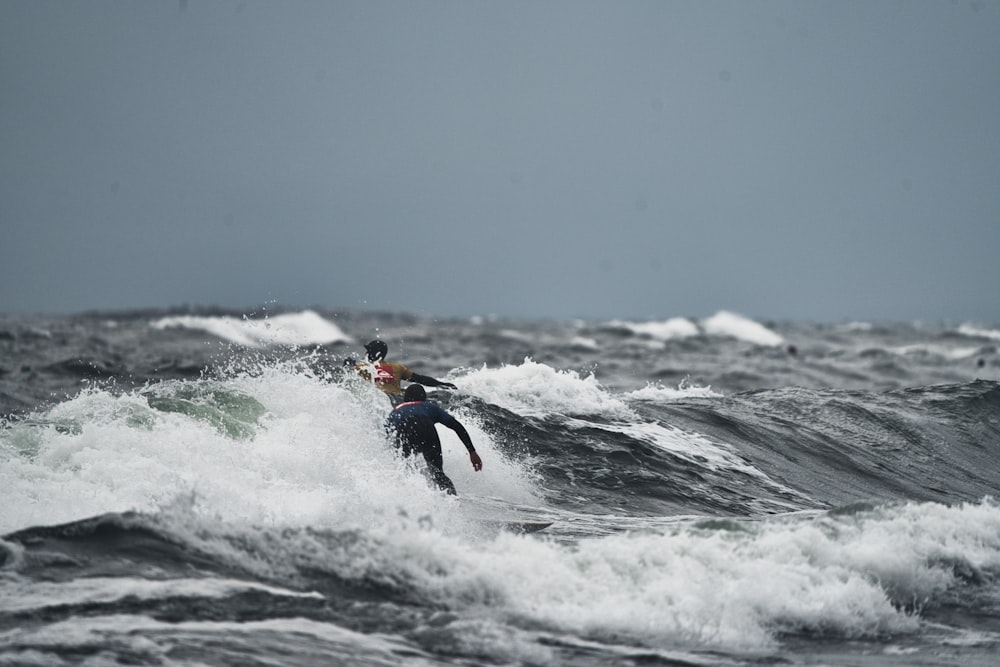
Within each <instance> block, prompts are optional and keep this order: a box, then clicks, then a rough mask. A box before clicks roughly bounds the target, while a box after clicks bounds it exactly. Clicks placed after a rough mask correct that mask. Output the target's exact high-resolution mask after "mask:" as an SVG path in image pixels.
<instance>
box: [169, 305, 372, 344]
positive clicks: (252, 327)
mask: <svg viewBox="0 0 1000 667" xmlns="http://www.w3.org/2000/svg"><path fill="white" fill-rule="evenodd" d="M150 326H152V327H153V328H155V329H170V328H183V329H194V330H197V331H205V332H207V333H210V334H212V335H213V336H215V337H217V338H222V339H223V340H227V341H229V342H231V343H235V344H237V345H244V346H246V347H261V346H264V345H293V346H305V345H329V344H331V343H352V342H354V341H353V339H352V338H351V337H350V336H348V335H346V334H345V333H344V332H343V331H341V330H340V327H338V326H337V325H336V324H334V323H333V322H330V321H328V320H325V319H323V318H322V317H321V316H320V315H319V314H318V313H316V312H314V311H312V310H304V311H302V312H300V313H287V314H283V315H275V316H273V317H267V318H265V319H263V320H254V319H249V318H246V317H244V318H236V317H230V316H222V317H201V316H194V315H178V316H173V317H164V318H161V319H159V320H156V321H154V322H151V323H150Z"/></svg>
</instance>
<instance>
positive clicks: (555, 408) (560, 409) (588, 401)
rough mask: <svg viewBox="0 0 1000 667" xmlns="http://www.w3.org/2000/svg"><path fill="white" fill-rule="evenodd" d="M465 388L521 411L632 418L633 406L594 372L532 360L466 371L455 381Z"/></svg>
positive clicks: (501, 405)
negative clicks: (607, 387)
mask: <svg viewBox="0 0 1000 667" xmlns="http://www.w3.org/2000/svg"><path fill="white" fill-rule="evenodd" d="M455 383H456V384H457V385H459V387H460V388H461V389H463V390H464V391H467V392H469V393H472V394H475V395H476V396H479V397H480V398H482V399H483V400H485V401H488V402H490V403H493V404H495V405H499V406H500V407H502V408H506V409H508V410H511V411H513V412H516V413H518V414H522V415H526V416H540V415H546V414H553V413H556V414H603V415H607V416H612V417H621V418H629V417H631V416H632V411H631V409H630V408H629V407H628V406H627V405H626V404H625V403H624V402H623V401H621V400H619V399H618V398H616V397H614V396H613V395H611V394H610V393H608V392H607V391H605V389H604V388H603V387H601V385H600V383H599V382H598V381H597V378H596V377H594V376H593V375H587V376H585V377H581V376H580V374H579V373H577V372H576V371H570V370H556V369H554V368H552V367H551V366H547V365H545V364H541V363H538V362H535V361H532V360H531V359H527V358H526V359H525V360H524V362H523V363H522V364H520V365H519V366H511V365H504V366H501V367H499V368H488V367H487V366H486V365H484V366H483V367H482V368H480V369H478V370H472V371H468V372H466V373H465V374H464V375H462V376H461V377H459V378H457V379H456V380H455Z"/></svg>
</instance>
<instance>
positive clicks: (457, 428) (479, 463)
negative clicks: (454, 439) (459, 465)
mask: <svg viewBox="0 0 1000 667" xmlns="http://www.w3.org/2000/svg"><path fill="white" fill-rule="evenodd" d="M442 423H443V424H444V425H445V426H447V427H448V428H450V429H451V430H452V431H454V432H455V433H457V434H458V439H459V440H461V441H462V444H463V445H465V448H466V449H467V450H469V460H470V461H472V468H473V469H474V470H475V471H476V472H479V471H480V470H482V469H483V460H482V459H481V458H479V454H478V453H476V448H475V447H473V446H472V438H471V437H469V432H468V431H466V430H465V427H464V426H462V423H461V422H460V421H458V420H457V419H455V418H454V417H452V418H451V420H449V421H445V422H442Z"/></svg>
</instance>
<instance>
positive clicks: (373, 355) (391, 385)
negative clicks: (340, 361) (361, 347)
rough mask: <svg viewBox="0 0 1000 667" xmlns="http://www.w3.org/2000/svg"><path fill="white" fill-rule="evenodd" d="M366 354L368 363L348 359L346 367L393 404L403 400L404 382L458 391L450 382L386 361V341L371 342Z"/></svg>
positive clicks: (387, 351) (366, 348)
mask: <svg viewBox="0 0 1000 667" xmlns="http://www.w3.org/2000/svg"><path fill="white" fill-rule="evenodd" d="M365 352H366V355H367V357H368V361H367V362H356V361H354V359H351V358H347V359H345V360H344V365H345V366H351V367H353V368H354V370H355V372H357V374H358V375H360V376H361V377H363V378H364V379H366V380H369V381H370V382H373V383H374V384H375V386H376V387H378V388H379V389H381V390H382V391H384V392H385V393H386V394H388V395H389V398H390V399H391V400H392V402H393V404H396V403H398V402H399V401H400V400H401V399H402V398H403V390H402V388H401V387H400V383H401V382H402V381H403V380H406V381H408V382H416V383H419V384H422V385H426V386H428V387H445V388H447V389H456V387H455V385H453V384H452V383H450V382H442V381H441V380H436V379H434V378H432V377H430V376H429V375H420V374H419V373H414V372H413V371H411V370H410V369H409V368H407V367H406V366H404V365H403V364H397V363H395V362H392V361H386V359H385V357H386V355H387V354H388V353H389V346H388V345H386V344H385V341H381V340H373V341H371V342H370V343H368V344H367V345H365Z"/></svg>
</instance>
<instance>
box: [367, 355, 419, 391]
mask: <svg viewBox="0 0 1000 667" xmlns="http://www.w3.org/2000/svg"><path fill="white" fill-rule="evenodd" d="M373 367H374V371H375V377H374V378H373V377H372V373H371V370H372V368H373ZM355 368H356V369H357V371H358V375H360V376H361V377H363V378H364V379H366V380H371V381H372V382H374V383H375V386H376V387H378V388H379V389H381V390H382V391H384V392H385V393H387V394H392V395H394V396H402V395H403V390H402V389H401V388H400V386H399V383H400V382H401V381H403V380H409V379H410V378H412V377H413V371H411V370H410V369H409V368H407V367H406V366H404V365H403V364H395V363H393V362H391V361H379V362H378V363H374V364H372V363H362V364H358V365H356V366H355Z"/></svg>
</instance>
